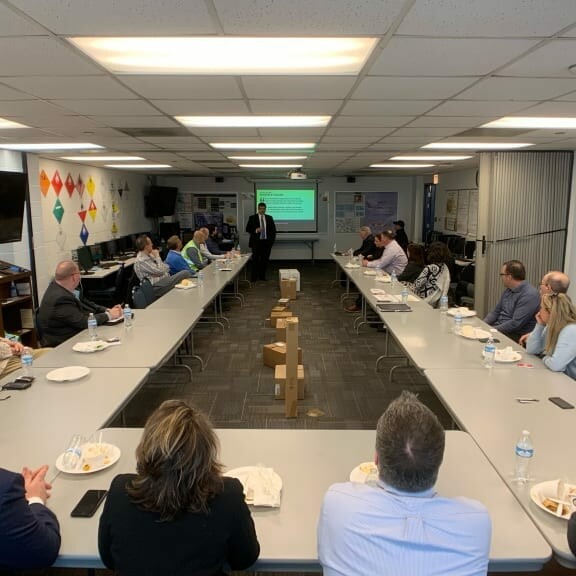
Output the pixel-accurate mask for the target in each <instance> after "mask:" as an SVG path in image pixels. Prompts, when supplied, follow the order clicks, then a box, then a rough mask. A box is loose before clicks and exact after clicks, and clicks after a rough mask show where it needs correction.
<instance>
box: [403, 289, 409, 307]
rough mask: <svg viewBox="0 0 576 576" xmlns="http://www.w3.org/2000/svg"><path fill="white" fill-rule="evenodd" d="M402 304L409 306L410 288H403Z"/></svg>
mask: <svg viewBox="0 0 576 576" xmlns="http://www.w3.org/2000/svg"><path fill="white" fill-rule="evenodd" d="M402 304H408V288H406V286H404V288H402Z"/></svg>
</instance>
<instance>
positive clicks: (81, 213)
mask: <svg viewBox="0 0 576 576" xmlns="http://www.w3.org/2000/svg"><path fill="white" fill-rule="evenodd" d="M78 216H80V220H82V222H85V221H86V210H80V212H78Z"/></svg>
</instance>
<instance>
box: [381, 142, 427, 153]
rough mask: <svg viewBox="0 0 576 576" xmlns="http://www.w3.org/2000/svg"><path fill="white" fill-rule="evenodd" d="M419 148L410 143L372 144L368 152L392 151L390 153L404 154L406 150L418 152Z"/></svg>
mask: <svg viewBox="0 0 576 576" xmlns="http://www.w3.org/2000/svg"><path fill="white" fill-rule="evenodd" d="M419 148H420V146H419V145H416V144H413V143H411V142H407V143H404V144H402V143H400V142H386V141H383V142H377V143H376V144H372V146H370V150H374V151H377V150H381V151H382V152H386V151H389V150H390V151H392V152H405V151H406V150H418V149H419Z"/></svg>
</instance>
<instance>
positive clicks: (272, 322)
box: [270, 311, 292, 328]
mask: <svg viewBox="0 0 576 576" xmlns="http://www.w3.org/2000/svg"><path fill="white" fill-rule="evenodd" d="M291 316H292V312H274V311H272V312H270V326H272V328H276V322H278V320H279V319H280V318H284V319H286V318H290V317H291Z"/></svg>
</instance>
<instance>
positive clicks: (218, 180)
mask: <svg viewBox="0 0 576 576" xmlns="http://www.w3.org/2000/svg"><path fill="white" fill-rule="evenodd" d="M214 182H216V183H217V184H222V182H224V176H216V178H214Z"/></svg>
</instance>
